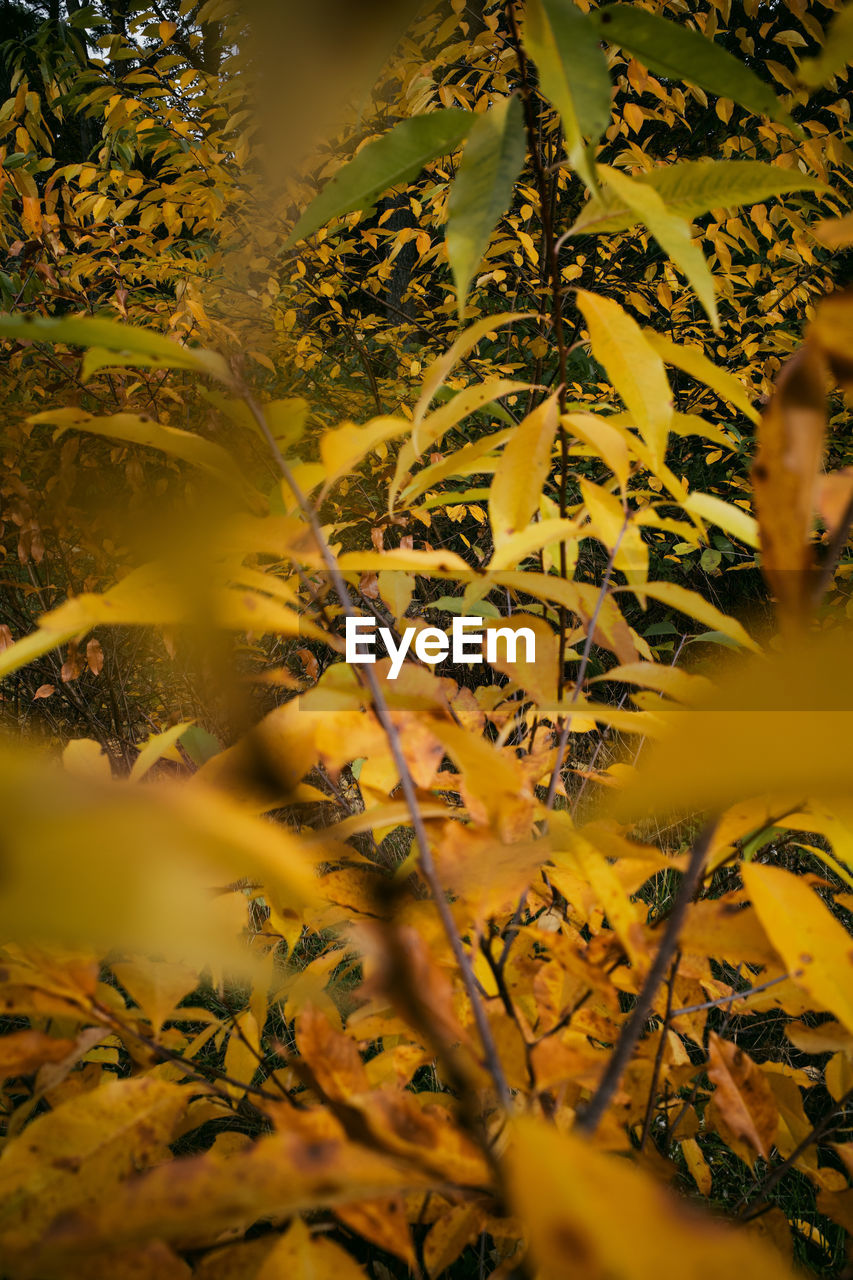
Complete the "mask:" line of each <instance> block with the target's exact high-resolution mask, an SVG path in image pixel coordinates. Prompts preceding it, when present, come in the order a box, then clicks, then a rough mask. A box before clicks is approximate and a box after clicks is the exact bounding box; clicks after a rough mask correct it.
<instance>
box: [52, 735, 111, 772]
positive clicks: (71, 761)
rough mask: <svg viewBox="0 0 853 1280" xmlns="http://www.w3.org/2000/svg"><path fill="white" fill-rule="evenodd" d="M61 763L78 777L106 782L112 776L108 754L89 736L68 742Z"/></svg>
mask: <svg viewBox="0 0 853 1280" xmlns="http://www.w3.org/2000/svg"><path fill="white" fill-rule="evenodd" d="M62 763H63V765H64V766H65V768H66V769H67V771H68V772H69V773H71V774H74V776H75V777H78V778H95V779H98V780H100V781H101V782H108V781H109V780H110V778H112V776H113V774H112V767H111V765H110V758H109V756H108V755H106V754H105V752H104V749H103V747H102V746H101V744H100V742H94V741H93V740H92V739H91V738H75V739H74V741H73V742H69V743H68V745H67V746H66V747H65V749H64V750H63V752H62Z"/></svg>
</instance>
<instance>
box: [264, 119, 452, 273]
mask: <svg viewBox="0 0 853 1280" xmlns="http://www.w3.org/2000/svg"><path fill="white" fill-rule="evenodd" d="M476 118H477V117H476V116H474V115H473V114H472V113H471V112H470V111H459V110H457V109H456V108H453V109H451V110H447V111H433V112H430V114H428V115H424V116H412V118H411V119H410V120H401V121H400V122H399V124H395V125H394V128H393V129H389V131H388V132H387V133H386V134H384V135H383V136H382V137H381V138H377V140H376V141H375V142H370V143H368V144H367V146H366V147H362V149H361V151H359V152H358V154H357V155H356V156H354V157H353V159H352V160H350V161H349V163H348V164H345V165H344V166H343V168H341V169H339V170H338V172H337V173H336V174H335V176H334V177H333V178H332V180H331V181H330V182H327V183H326V185H325V187H323V190H322V191H321V192H320V194H319V195H318V196H317V197H316V199H314V200H312V201H311V203H310V204H309V206H308V208H307V209H306V210H305V212H304V213H303V214H302V217H301V218H300V219H299V221H298V222H297V224H296V226H295V227H294V228H293V230H292V231H291V233H290V235H289V236H288V237H287V240H286V241H285V244H284V247H285V249H289V248H291V247H292V246H293V245H295V244H297V243H298V242H299V241H300V240H304V239H306V237H307V236H312V235H313V234H314V232H315V231H319V230H320V228H321V227H324V226H325V225H326V223H327V222H331V221H332V219H333V218H339V217H340V216H341V215H342V214H344V213H352V212H353V210H354V209H369V208H370V207H371V206H372V205H374V204H375V203H376V201H377V200H378V199H379V197H380V196H381V195H382V193H383V191H387V190H388V188H389V187H396V186H398V185H399V184H400V183H404V182H409V181H411V179H412V178H414V177H416V175H417V174H418V173H420V171H421V169H422V168H423V167H424V165H425V164H429V162H430V160H434V159H435V158H436V156H443V155H447V154H448V152H451V151H455V150H456V148H457V147H458V146H459V144H460V142H462V140H463V139H464V138H465V137H466V135H467V134H468V131H469V130H470V128H471V126H472V124H473V123H474V121H475V119H476Z"/></svg>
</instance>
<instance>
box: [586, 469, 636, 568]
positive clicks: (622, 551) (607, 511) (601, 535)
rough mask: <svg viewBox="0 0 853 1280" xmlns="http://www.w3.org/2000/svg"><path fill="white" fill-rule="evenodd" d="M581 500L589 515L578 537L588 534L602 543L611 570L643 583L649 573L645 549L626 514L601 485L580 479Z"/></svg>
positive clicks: (620, 504)
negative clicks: (613, 568)
mask: <svg viewBox="0 0 853 1280" xmlns="http://www.w3.org/2000/svg"><path fill="white" fill-rule="evenodd" d="M580 491H581V497H582V498H583V503H584V506H585V507H586V511H587V515H588V516H589V524H588V525H586V526H584V528H583V529H582V531H581V532H582V534H592V536H593V537H594V538H598V539H599V540H600V541H601V542H603V543H604V545H605V547H606V548H607V550H608V551H610V552H611V553H612V554H613V564H614V567H615V568H617V569H620V570H621V571H622V572H623V573H624V574H625V577H626V579H627V580H628V582H631V583H643V582H645V581H646V578H647V577H648V573H649V549H648V547H647V546H646V543H645V542H644V541H643V535H642V533H641V532H640V530H639V528H638V527H637V525H636V524H632V523H631V518H630V511H629V509H628V508H627V507H623V506H622V503H621V502H620V501H619V499H618V498H617V497H616V496H615V494H612V493H610V492H609V491H608V490H607V489H605V488H604V487H603V486H602V485H598V484H593V482H592V481H591V480H586V479H583V478H581V480H580Z"/></svg>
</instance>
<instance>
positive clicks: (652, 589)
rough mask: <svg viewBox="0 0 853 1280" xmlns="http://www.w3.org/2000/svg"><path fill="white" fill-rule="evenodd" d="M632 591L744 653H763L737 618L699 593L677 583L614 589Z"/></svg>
mask: <svg viewBox="0 0 853 1280" xmlns="http://www.w3.org/2000/svg"><path fill="white" fill-rule="evenodd" d="M629 589H630V590H633V591H634V593H635V595H637V596H638V597H642V596H651V598H652V599H653V600H659V601H660V602H661V604H666V605H669V607H670V608H671V609H677V610H678V611H679V613H686V614H687V616H688V618H695V619H696V621H697V622H701V623H702V625H703V626H705V627H708V628H709V629H710V630H712V631H720V632H722V634H723V635H725V636H728V637H729V639H730V640H734V641H735V643H736V644H739V645H742V646H743V648H744V649H751V650H752V651H753V652H754V653H760V652H761V650H760V647H759V645H758V644H757V643H756V641H755V640H753V639H752V637H751V636H750V635H749V634H748V632H747V631H745V630H744V628H743V627H742V626H741V624H740V623H739V622H738V621H737V619H736V618H730V617H729V616H728V614H726V613H723V612H722V611H721V610H720V609H718V608H717V607H716V606H715V605H713V604H710V603H709V601H707V600H706V599H705V598H704V597H703V596H700V595H699V593H698V591H690V590H688V588H687V587H681V586H679V585H678V583H677V582H644V583H643V585H642V587H632V588H628V587H614V588H613V590H614V591H627V590H629Z"/></svg>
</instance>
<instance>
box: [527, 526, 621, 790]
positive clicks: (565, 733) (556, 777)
mask: <svg viewBox="0 0 853 1280" xmlns="http://www.w3.org/2000/svg"><path fill="white" fill-rule="evenodd" d="M629 519H630V514H629V512H627V511H626V512H625V519H624V520H623V521H622V528H621V529H620V530H619V536H618V538H617V539H616V541H615V542H614V543H613V549H612V551H611V552H610V557H609V559H608V561H607V566H606V568H605V570H604V577H603V578H602V579H601V590H600V591H599V593H598V599H597V600H596V602H595V609H594V610H593V614H592V617H591V618H590V620H589V627H588V628H587V633H586V641H585V643H584V647H583V652H582V653H581V660H580V666H579V667H578V671H577V675H576V676H575V687H574V690H573V691H572V696H571V698H570V699H569V706H570V707H571V706H573V705H574V703H575V702H577V699H578V695H579V693H580V691H581V686H582V685H583V682H584V678H585V676H586V669H587V667H588V666H589V657H590V654H591V652H592V641H593V636H594V635H595V628H596V624H597V622H598V616H599V614H600V613H601V610H602V608H603V607H604V597H605V596H606V594H607V588H608V586H609V585H610V575H611V574H612V573H613V566H614V564H615V562H616V554H617V552H618V551H619V547H620V546H621V544H622V539H623V537H624V536H625V530H626V529H627V528H628V521H629ZM571 727H572V716H571V714H570V715H568V716H566V722H565V724H564V725H563V727H562V729H561V730H560V739H559V742H558V743H557V759H556V760H555V762H554V768H553V771H552V773H551V782H550V784H549V786H548V798H547V800H546V801H545V808H546V809H547V810H548V812H549V813H550V811H551V810H552V809H553V807H554V801H555V799H556V797H557V784H558V783H559V781H560V774H561V772H562V769H563V761H564V760H565V758H566V747H567V746H568V742H569V732H570V731H571Z"/></svg>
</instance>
